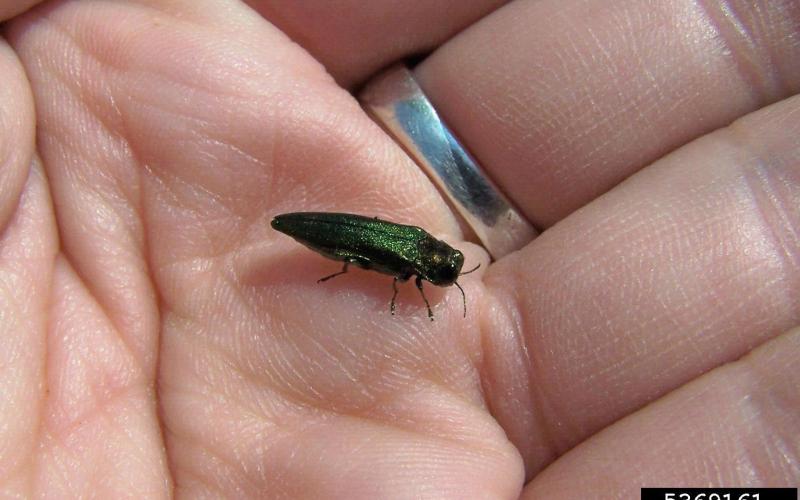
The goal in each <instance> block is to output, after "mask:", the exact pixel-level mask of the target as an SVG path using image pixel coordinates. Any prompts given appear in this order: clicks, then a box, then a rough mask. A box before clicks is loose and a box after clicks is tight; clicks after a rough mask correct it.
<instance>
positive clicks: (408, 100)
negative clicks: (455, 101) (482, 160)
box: [359, 65, 536, 259]
mask: <svg viewBox="0 0 800 500" xmlns="http://www.w3.org/2000/svg"><path fill="white" fill-rule="evenodd" d="M359 99H360V101H361V103H362V105H363V106H364V107H365V109H366V110H367V112H369V113H370V114H371V115H372V116H373V118H374V119H375V120H376V121H377V122H378V123H379V124H381V125H382V126H383V127H384V128H385V129H386V130H387V131H388V132H389V133H390V134H391V135H393V136H394V138H395V140H397V141H398V142H399V143H400V144H401V145H402V146H403V147H404V148H405V149H406V151H407V152H408V153H409V154H410V155H411V157H412V158H413V159H414V160H415V161H416V162H417V164H418V165H420V166H421V167H422V168H423V169H424V170H425V171H426V172H427V173H428V175H429V176H430V177H431V179H433V181H434V182H435V183H436V184H437V185H438V186H439V188H440V189H441V190H442V191H444V193H445V194H446V195H447V197H448V198H449V199H450V201H451V202H452V204H453V205H454V207H455V208H456V210H458V212H459V213H460V214H461V216H462V217H464V219H465V220H466V222H467V224H469V225H470V227H471V228H472V229H473V230H474V231H475V234H476V235H477V236H478V238H479V239H480V240H481V242H482V243H483V245H484V247H485V248H486V250H487V251H488V252H489V253H490V254H491V256H492V257H493V258H494V259H498V258H500V257H502V256H504V255H506V254H508V253H511V252H513V251H515V250H518V249H520V248H522V247H523V246H524V245H526V244H528V243H529V242H530V241H531V240H533V238H535V237H536V230H535V229H534V228H533V226H531V224H530V223H529V222H528V221H527V220H525V218H524V217H523V216H522V215H521V214H520V213H519V212H518V211H517V210H516V209H515V208H514V207H513V206H512V205H511V203H510V202H509V201H508V199H507V198H506V197H505V196H503V194H502V193H501V192H500V190H499V189H498V188H497V186H495V184H494V183H492V181H491V180H490V179H489V177H488V176H487V175H486V174H485V173H484V171H483V170H482V169H481V168H480V167H479V166H478V163H477V162H476V161H475V159H474V158H473V157H472V156H470V154H469V153H468V152H467V151H466V149H464V148H463V147H462V146H461V144H459V142H458V140H456V138H455V136H454V135H453V133H452V132H451V131H450V129H449V128H447V126H446V125H445V124H444V122H443V121H442V119H441V118H440V117H439V115H438V113H436V110H435V109H434V108H433V105H432V104H431V103H430V101H429V100H428V98H427V97H426V96H425V94H424V93H423V92H422V89H421V88H420V87H419V85H418V84H417V82H416V80H414V76H413V75H412V73H411V71H410V70H409V69H408V68H406V67H405V66H404V65H397V66H393V67H391V68H389V69H388V70H386V71H385V72H383V73H381V74H379V75H377V76H376V77H375V78H373V79H372V80H371V81H370V82H369V83H368V84H367V86H366V87H365V88H364V90H363V91H362V92H361V94H360V95H359Z"/></svg>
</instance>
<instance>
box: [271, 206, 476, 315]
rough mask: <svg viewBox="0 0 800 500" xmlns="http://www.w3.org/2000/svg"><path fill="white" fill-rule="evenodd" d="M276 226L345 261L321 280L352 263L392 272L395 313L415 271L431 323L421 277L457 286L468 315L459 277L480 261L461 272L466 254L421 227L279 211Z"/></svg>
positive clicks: (432, 281)
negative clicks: (400, 288) (400, 291)
mask: <svg viewBox="0 0 800 500" xmlns="http://www.w3.org/2000/svg"><path fill="white" fill-rule="evenodd" d="M272 227H273V228H275V229H276V230H278V231H280V232H282V233H284V234H287V235H289V236H291V237H292V238H294V239H295V240H297V241H298V242H300V243H302V244H303V245H305V246H307V247H308V248H310V249H311V250H314V251H315V252H318V253H320V254H321V255H324V256H325V257H328V258H330V259H334V260H340V261H344V267H343V268H342V270H341V271H339V272H338V273H334V274H331V275H330V276H326V277H324V278H320V279H319V280H318V281H317V282H322V281H327V280H329V279H331V278H333V277H335V276H339V275H340V274H344V273H346V272H347V266H349V265H350V264H355V265H357V266H358V267H361V268H363V269H373V270H375V271H378V272H380V273H384V274H389V275H391V276H394V281H393V282H392V289H393V290H394V294H393V295H392V302H391V306H390V310H391V312H392V314H394V309H395V306H394V301H395V298H396V297H397V282H398V281H401V282H403V281H407V280H408V279H409V278H411V276H414V275H416V276H417V278H416V285H417V289H418V290H419V293H420V294H421V295H422V300H424V301H425V306H426V307H427V308H428V317H429V318H430V319H431V321H433V312H432V311H431V306H430V304H429V303H428V299H427V298H426V297H425V293H424V292H423V291H422V280H425V281H429V282H431V283H433V284H434V285H436V286H450V285H455V286H457V287H458V289H459V290H461V297H462V300H463V302H464V317H466V316H467V298H466V296H465V295H464V289H463V288H461V285H459V284H458V282H457V281H456V279H458V277H459V276H461V275H462V274H467V273H471V272H472V271H474V270H475V269H478V267H480V264H478V266H476V267H475V269H472V270H470V271H467V272H466V273H462V272H461V267H462V266H463V265H464V254H462V253H461V252H460V251H458V250H456V249H455V248H453V247H451V246H450V245H448V244H447V243H445V242H443V241H440V240H437V239H436V238H434V237H433V236H431V235H430V234H428V233H427V232H426V231H425V230H424V229H422V228H419V227H417V226H406V225H403V224H396V223H394V222H388V221H384V220H380V219H378V218H377V217H364V216H361V215H354V214H343V213H331V212H295V213H289V214H283V215H278V216H276V217H275V218H274V219H272Z"/></svg>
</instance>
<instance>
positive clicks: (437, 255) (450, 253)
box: [423, 241, 464, 286]
mask: <svg viewBox="0 0 800 500" xmlns="http://www.w3.org/2000/svg"><path fill="white" fill-rule="evenodd" d="M436 243H437V244H436V245H434V246H433V247H432V248H430V249H429V252H428V254H427V259H426V260H427V261H428V265H426V266H425V268H426V272H425V275H424V276H423V278H424V279H426V280H427V281H430V282H431V283H433V284H434V285H436V286H448V285H452V284H453V283H455V282H456V279H458V275H459V273H460V272H461V267H462V266H463V265H464V254H462V253H461V252H459V251H458V250H456V249H455V248H452V247H450V246H449V245H447V244H445V243H443V242H438V241H437V242H436Z"/></svg>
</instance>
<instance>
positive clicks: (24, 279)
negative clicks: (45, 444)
mask: <svg viewBox="0 0 800 500" xmlns="http://www.w3.org/2000/svg"><path fill="white" fill-rule="evenodd" d="M28 119H30V118H28ZM57 247H58V241H57V237H56V231H55V224H54V221H53V218H52V212H51V207H50V200H49V199H48V197H47V191H46V183H45V181H44V175H43V174H42V171H41V168H38V167H37V168H34V169H32V170H31V175H30V176H29V177H28V181H27V183H26V186H25V189H24V191H23V194H22V196H21V198H20V199H19V204H18V206H17V207H16V210H15V211H14V215H13V217H12V218H11V220H10V221H9V222H8V224H7V227H5V229H4V231H3V235H2V240H0V283H1V284H2V293H1V294H0V317H1V318H3V321H0V394H3V397H2V398H0V422H2V425H0V484H2V492H3V495H4V496H9V497H24V496H29V495H30V493H31V491H30V485H31V482H32V481H33V480H34V478H35V472H36V471H35V470H33V468H32V466H31V462H32V461H33V458H32V457H34V456H35V455H36V453H37V452H38V450H39V444H40V442H39V437H40V434H39V433H40V431H41V429H40V428H39V424H40V422H41V415H42V413H43V412H44V410H45V408H46V407H45V401H46V392H45V387H46V386H45V385H44V384H43V379H44V376H45V373H46V370H45V357H46V354H47V348H46V340H47V328H48V317H49V316H48V305H49V299H50V294H49V291H50V283H51V280H52V278H53V259H54V256H55V253H56V251H57Z"/></svg>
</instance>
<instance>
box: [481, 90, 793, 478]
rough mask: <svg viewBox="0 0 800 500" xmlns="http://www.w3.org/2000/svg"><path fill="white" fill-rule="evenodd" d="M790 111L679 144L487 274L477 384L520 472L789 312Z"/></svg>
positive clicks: (762, 333) (777, 324)
mask: <svg viewBox="0 0 800 500" xmlns="http://www.w3.org/2000/svg"><path fill="white" fill-rule="evenodd" d="M799 110H800V98H797V97H795V98H792V99H789V100H786V101H783V102H781V103H779V104H776V105H774V106H772V107H770V108H766V109H765V110H762V111H759V112H757V113H754V114H753V115H750V116H748V117H746V118H743V119H742V120H740V121H738V122H736V123H735V124H733V125H732V126H731V127H730V128H728V129H725V130H722V131H719V132H716V133H714V134H712V135H710V136H708V137H705V138H703V139H700V140H698V141H695V142H693V143H692V144H690V145H688V146H685V147H684V148H682V149H680V150H679V151H677V152H676V153H674V154H672V155H670V156H668V157H666V158H664V159H663V160H661V161H659V162H657V163H656V164H654V165H653V166H651V167H648V168H647V169H645V170H644V171H642V172H641V173H639V174H637V175H636V176H634V177H633V178H631V179H630V180H629V181H627V182H625V183H624V184H622V185H621V186H619V187H618V188H616V189H614V190H613V191H612V192H611V193H609V194H607V195H606V196H604V197H602V198H600V199H598V200H596V201H595V202H593V203H592V204H591V205H589V206H587V207H586V208H585V209H584V210H581V211H580V212H578V213H576V214H574V215H573V216H571V217H569V218H568V219H566V220H564V221H563V222H562V223H561V224H559V225H557V226H556V227H554V228H552V230H550V231H548V232H546V233H545V234H544V235H542V236H541V237H540V238H539V239H537V240H536V241H535V242H534V243H533V244H531V245H530V246H529V247H528V248H527V249H526V250H524V251H521V252H519V253H517V254H514V255H511V256H509V257H508V258H507V259H504V260H501V261H499V262H498V263H497V264H496V265H495V266H493V268H492V269H491V270H490V271H489V272H488V273H487V276H486V282H487V286H488V287H489V289H490V295H492V296H494V297H495V299H494V300H493V302H492V306H490V307H488V309H487V310H488V311H490V315H488V316H487V317H486V318H485V320H484V324H485V325H487V326H485V330H486V331H487V332H489V333H487V334H486V339H487V340H486V341H485V346H486V347H487V350H488V351H489V352H490V353H493V354H492V355H490V356H488V358H487V360H488V364H487V368H486V370H487V372H486V373H487V375H486V376H487V378H488V380H489V381H490V382H489V386H490V387H491V389H490V390H488V391H487V392H488V394H490V396H489V400H490V401H491V404H492V407H493V408H494V409H495V414H496V415H497V417H498V419H499V420H500V422H501V423H503V425H504V427H505V429H506V431H507V432H508V434H509V435H510V436H511V437H512V440H513V441H514V442H515V443H517V444H518V446H519V447H520V449H521V450H522V452H523V456H524V457H525V458H526V460H527V463H528V466H529V472H532V473H535V471H537V470H538V469H539V468H540V467H541V466H543V465H544V464H546V463H547V462H548V461H550V460H551V459H552V457H555V456H558V455H559V454H561V453H563V452H564V451H566V450H567V449H569V448H570V447H572V446H573V445H575V444H576V443H578V442H579V441H580V440H582V439H584V438H586V437H587V436H589V435H591V434H592V433H594V432H596V431H598V430H599V429H601V428H603V427H604V426H606V425H608V424H610V423H611V422H613V421H615V420H617V419H619V418H621V417H623V416H624V415H627V414H628V413H630V412H632V411H635V410H636V409H638V408H641V407H642V406H643V405H645V404H647V403H648V402H650V401H652V400H653V399H654V398H657V397H659V396H660V395H663V394H665V393H667V392H669V391H670V390H672V389H674V388H676V387H678V386H680V385H681V384H683V383H685V382H687V381H689V380H691V379H692V378H693V377H695V376H697V375H699V374H701V373H703V372H705V371H708V370H710V369H712V368H714V367H716V366H718V365H720V364H723V363H726V362H729V361H732V360H735V359H737V358H739V357H740V356H742V355H743V354H745V353H747V352H748V351H749V350H750V349H751V348H753V347H754V346H756V345H758V344H760V343H762V342H764V341H765V340H767V339H770V338H772V337H774V336H776V335H778V334H779V333H780V332H783V331H786V330H787V329H789V328H791V327H793V326H795V325H797V324H798V323H799V322H800V252H798V249H799V248H800V241H799V240H798V234H800V231H799V230H798V228H800V163H798V161H797V158H798V155H799V154H800V144H799V143H798V141H797V139H796V138H797V134H798V132H800V128H798V127H799V124H798V121H797V119H796V117H797V113H798V111H799ZM521 270H522V271H521ZM488 325H496V326H488ZM512 332H513V333H512ZM520 415H525V416H526V417H525V418H521V417H520Z"/></svg>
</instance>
